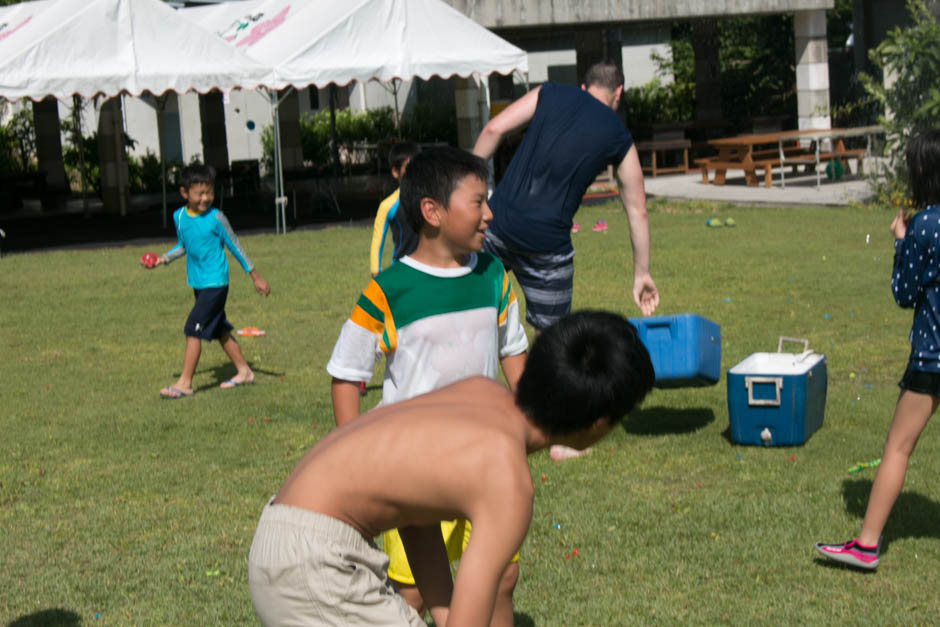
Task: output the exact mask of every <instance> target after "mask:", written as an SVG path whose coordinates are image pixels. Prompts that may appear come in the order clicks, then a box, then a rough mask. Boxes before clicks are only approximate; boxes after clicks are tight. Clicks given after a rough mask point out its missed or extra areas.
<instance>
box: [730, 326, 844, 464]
mask: <svg viewBox="0 0 940 627" xmlns="http://www.w3.org/2000/svg"><path fill="white" fill-rule="evenodd" d="M786 340H792V341H798V342H802V343H803V348H804V350H803V352H802V353H783V352H781V349H782V346H783V342H784V341H786ZM727 382H728V416H729V419H730V422H731V440H732V441H734V442H736V443H738V444H753V445H757V446H795V445H797V444H803V443H804V442H806V440H807V438H809V436H810V435H812V434H813V432H814V431H816V429H818V428H819V427H820V426H821V425H822V421H823V414H824V413H825V409H826V356H825V355H819V354H816V353H814V352H813V351H811V350H809V343H808V342H807V341H806V340H796V339H794V338H783V337H782V338H780V343H779V344H778V345H777V352H776V353H753V354H751V355H750V356H748V357H747V358H746V359H745V360H744V361H742V362H740V363H739V364H737V365H736V366H734V367H733V368H731V369H729V370H728V376H727Z"/></svg>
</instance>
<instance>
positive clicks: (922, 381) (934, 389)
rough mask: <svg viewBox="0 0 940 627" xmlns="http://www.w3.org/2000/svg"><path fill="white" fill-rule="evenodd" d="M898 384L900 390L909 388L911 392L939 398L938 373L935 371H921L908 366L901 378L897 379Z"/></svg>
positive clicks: (939, 381) (939, 383) (939, 384)
mask: <svg viewBox="0 0 940 627" xmlns="http://www.w3.org/2000/svg"><path fill="white" fill-rule="evenodd" d="M898 386H899V387H900V388H901V389H902V390H910V391H911V392H917V393H919V394H929V395H930V396H935V397H937V398H940V374H937V373H936V372H923V371H921V370H911V369H910V368H908V369H907V371H905V373H904V376H903V377H902V378H901V380H900V381H898Z"/></svg>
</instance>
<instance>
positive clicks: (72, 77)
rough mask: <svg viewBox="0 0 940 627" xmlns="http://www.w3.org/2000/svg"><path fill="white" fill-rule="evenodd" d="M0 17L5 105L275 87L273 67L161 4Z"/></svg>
mask: <svg viewBox="0 0 940 627" xmlns="http://www.w3.org/2000/svg"><path fill="white" fill-rule="evenodd" d="M0 18H2V20H3V23H4V24H6V26H7V27H6V28H4V29H3V30H0V98H5V99H7V100H19V99H23V98H29V99H32V100H41V99H43V98H45V97H47V96H54V97H55V98H56V99H58V100H67V99H69V98H71V97H72V96H74V95H78V96H81V97H84V98H90V97H94V96H105V97H110V96H116V95H118V94H131V95H140V94H143V93H145V92H149V93H151V94H153V95H154V96H157V97H158V103H159V102H161V100H160V98H159V96H161V95H162V94H164V93H166V92H168V91H172V92H176V93H185V92H188V91H197V92H200V93H206V92H209V91H212V90H214V89H219V90H222V91H230V90H232V89H237V88H241V89H256V88H258V87H261V86H263V85H273V84H274V78H273V73H272V71H271V69H270V67H269V66H265V65H264V64H262V63H260V62H259V61H257V60H255V59H252V58H249V57H248V56H247V55H245V54H243V53H242V52H241V51H240V50H232V48H231V46H228V45H226V44H225V43H223V42H220V41H219V40H218V39H217V38H216V37H214V36H213V35H212V33H210V32H208V31H206V30H205V29H203V28H202V27H200V26H199V25H198V24H194V23H193V22H192V20H188V19H186V18H185V17H183V16H181V15H179V14H178V13H177V12H176V11H175V10H173V9H172V8H170V7H169V6H168V5H166V4H164V3H163V2H160V1H159V0H39V1H37V2H25V3H21V4H18V5H13V6H11V7H6V8H5V11H4V12H3V13H2V14H0ZM158 120H159V117H158ZM162 152H163V151H162V150H161V159H162V156H163V155H162ZM164 186H165V176H164ZM164 197H165V191H164ZM165 223H166V201H165V200H164V224H165Z"/></svg>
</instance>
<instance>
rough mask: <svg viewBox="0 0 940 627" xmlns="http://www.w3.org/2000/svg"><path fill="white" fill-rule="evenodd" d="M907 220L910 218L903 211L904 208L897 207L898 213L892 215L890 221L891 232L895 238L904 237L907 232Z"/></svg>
mask: <svg viewBox="0 0 940 627" xmlns="http://www.w3.org/2000/svg"><path fill="white" fill-rule="evenodd" d="M908 222H910V218H909V217H908V216H907V215H906V214H905V213H904V210H903V209H898V215H896V216H894V220H893V221H892V222H891V233H893V234H894V237H895V238H896V239H904V236H905V235H906V234H907V224H908Z"/></svg>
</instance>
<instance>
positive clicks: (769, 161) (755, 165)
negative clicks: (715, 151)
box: [695, 157, 780, 187]
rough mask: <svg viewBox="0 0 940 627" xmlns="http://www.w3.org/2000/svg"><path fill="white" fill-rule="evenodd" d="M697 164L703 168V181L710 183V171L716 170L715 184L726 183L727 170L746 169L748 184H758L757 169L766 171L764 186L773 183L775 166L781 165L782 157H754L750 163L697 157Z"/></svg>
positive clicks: (745, 175) (745, 178)
mask: <svg viewBox="0 0 940 627" xmlns="http://www.w3.org/2000/svg"><path fill="white" fill-rule="evenodd" d="M695 164H696V165H698V166H699V167H700V168H702V183H705V184H708V183H709V180H708V171H709V170H713V171H714V172H715V184H716V185H724V184H725V172H726V171H727V170H744V180H745V181H746V182H747V184H748V185H757V170H763V171H764V186H765V187H770V186H772V185H773V168H775V167H777V166H779V165H780V157H776V158H769V157H767V158H763V159H754V160H752V161H751V162H750V163H745V162H743V161H720V160H719V159H718V158H717V157H706V158H704V159H696V160H695Z"/></svg>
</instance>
